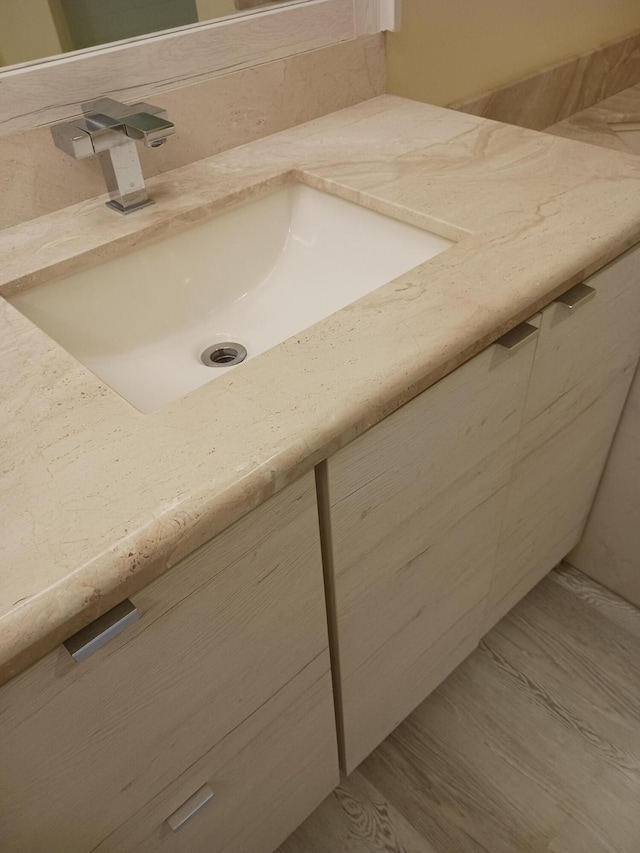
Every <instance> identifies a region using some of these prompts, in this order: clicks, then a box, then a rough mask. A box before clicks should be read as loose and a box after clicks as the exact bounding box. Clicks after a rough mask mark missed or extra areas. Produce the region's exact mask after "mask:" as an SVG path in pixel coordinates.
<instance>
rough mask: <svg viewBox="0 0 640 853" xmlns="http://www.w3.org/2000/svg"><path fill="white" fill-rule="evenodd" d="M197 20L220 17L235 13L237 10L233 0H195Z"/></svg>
mask: <svg viewBox="0 0 640 853" xmlns="http://www.w3.org/2000/svg"><path fill="white" fill-rule="evenodd" d="M196 8H197V10H198V20H199V21H209V20H211V18H222V17H224V16H226V15H236V14H237V12H238V10H237V9H236V7H235V3H234V0H196Z"/></svg>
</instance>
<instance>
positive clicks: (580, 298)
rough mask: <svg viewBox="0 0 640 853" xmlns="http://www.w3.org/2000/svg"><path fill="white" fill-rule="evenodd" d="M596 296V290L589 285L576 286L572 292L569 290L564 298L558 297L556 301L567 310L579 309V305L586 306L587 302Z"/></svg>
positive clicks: (563, 295) (564, 294)
mask: <svg viewBox="0 0 640 853" xmlns="http://www.w3.org/2000/svg"><path fill="white" fill-rule="evenodd" d="M595 295H596V291H595V289H594V288H593V287H589V285H588V284H576V286H575V287H572V288H571V290H567V292H566V293H563V294H562V296H558V298H557V299H556V300H555V301H556V302H558V303H559V304H560V305H564V307H565V308H569V309H572V308H577V307H578V306H579V305H584V303H585V302H588V301H589V300H590V299H593V297H594V296H595Z"/></svg>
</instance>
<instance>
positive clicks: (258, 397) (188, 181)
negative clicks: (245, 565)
mask: <svg viewBox="0 0 640 853" xmlns="http://www.w3.org/2000/svg"><path fill="white" fill-rule="evenodd" d="M287 180H301V181H304V182H306V183H309V184H312V185H314V186H318V187H320V188H324V189H326V190H329V191H330V192H335V193H337V194H339V195H342V196H344V197H346V198H348V199H352V200H355V201H360V202H361V203H363V204H365V205H367V206H370V207H373V208H375V209H378V210H381V211H383V212H387V213H391V214H392V215H395V216H397V217H399V218H401V219H404V220H406V221H409V222H414V223H417V224H422V225H424V226H426V227H429V228H431V229H432V230H434V231H436V232H438V233H441V234H442V235H443V236H455V237H456V239H457V240H458V242H457V243H456V245H455V246H454V247H452V248H451V249H450V250H448V251H447V252H445V253H443V254H441V255H440V256H438V257H437V258H434V259H432V260H431V261H429V262H428V263H426V264H424V265H422V266H420V267H418V268H416V269H415V270H413V271H411V272H409V273H407V274H406V275H404V276H402V277H401V278H399V279H397V280H395V281H393V282H391V283H390V284H388V285H386V286H385V287H383V288H381V289H380V290H378V291H376V292H375V293H373V294H370V295H369V296H368V297H366V298H364V299H362V300H360V301H359V302H357V303H355V304H353V305H352V306H350V307H348V308H346V309H344V310H342V311H340V312H339V313H337V314H334V315H333V316H331V317H329V318H327V319H326V320H324V321H323V322H321V323H319V324H317V325H316V326H314V327H313V328H311V329H309V330H307V331H306V332H303V333H302V334H300V335H298V336H296V337H294V338H291V339H290V340H288V341H286V342H285V343H284V344H282V345H280V346H279V347H276V348H274V349H272V350H270V351H269V352H267V353H265V354H263V355H261V356H260V357H258V358H256V359H254V360H252V361H249V362H247V363H245V364H244V365H242V367H241V368H240V369H238V370H236V371H231V372H230V373H228V374H225V375H224V376H221V377H220V378H217V379H216V380H215V381H213V382H211V383H209V384H208V385H205V386H203V387H201V388H199V389H198V390H196V391H194V392H192V393H191V394H189V395H188V396H186V397H185V398H183V399H181V400H177V401H175V402H174V403H171V404H170V405H168V406H166V407H164V408H163V409H161V410H160V411H158V412H155V413H153V414H150V415H142V414H140V413H139V412H137V411H136V410H135V409H133V408H132V407H131V406H130V405H129V404H128V403H126V402H125V401H123V400H122V399H121V398H120V397H119V396H118V395H117V394H116V393H115V392H113V391H112V390H111V389H109V388H108V387H106V386H105V385H104V384H103V383H102V382H100V381H99V380H98V379H97V378H96V377H95V376H94V375H93V374H92V373H90V372H89V371H88V370H87V369H85V368H84V367H83V366H82V365H80V364H79V363H78V362H76V361H75V359H74V358H72V357H71V356H70V355H68V354H67V353H66V352H65V351H64V350H62V349H61V348H60V347H59V346H58V345H57V344H55V343H54V342H53V341H51V340H50V339H49V338H48V337H47V336H46V335H45V334H44V333H43V332H41V331H40V330H39V329H37V328H36V327H35V326H33V325H32V324H31V323H30V322H29V321H28V320H27V319H26V318H25V317H23V316H22V315H21V314H20V313H19V312H18V311H17V310H15V309H14V308H13V307H12V306H11V305H10V304H9V303H8V302H7V301H6V300H4V299H0V326H1V330H0V339H1V340H2V360H1V362H0V371H1V373H2V393H3V405H2V415H1V420H2V423H1V426H0V489H1V492H0V494H1V499H0V500H1V503H0V510H1V513H2V515H1V517H2V539H1V542H0V553H1V557H0V676H1V678H2V679H5V680H6V679H7V678H9V677H11V675H12V674H14V673H15V672H17V671H19V670H20V669H22V668H24V667H25V666H27V665H28V664H30V663H31V662H33V661H34V660H36V659H37V658H38V657H40V656H41V655H43V654H44V653H46V652H47V651H49V650H50V649H52V648H53V647H55V645H57V644H58V643H59V642H60V641H61V640H63V639H64V638H65V637H67V636H69V635H70V634H71V633H73V632H74V631H76V630H77V629H78V628H80V627H81V626H82V625H84V624H86V623H88V622H89V621H91V620H92V619H94V618H95V617H96V616H97V615H98V614H99V613H101V612H104V611H105V610H107V609H108V608H110V607H111V606H113V605H114V604H115V603H117V602H118V601H120V600H122V599H123V598H125V597H126V596H129V595H132V594H133V593H135V592H136V590H138V589H140V588H141V587H142V586H144V585H145V584H146V583H148V582H149V581H150V580H152V579H153V578H155V577H157V576H158V575H159V574H160V573H162V572H163V571H165V570H166V569H167V568H168V567H171V566H172V565H174V564H175V563H177V562H178V561H179V560H180V559H181V558H182V557H184V556H185V555H186V554H188V553H189V552H191V551H192V550H193V549H194V548H196V547H198V546H199V545H201V544H202V543H204V542H205V541H207V540H208V539H209V538H210V537H211V536H213V535H214V534H215V533H217V532H219V531H220V530H222V529H224V528H225V527H226V526H227V525H229V524H230V523H231V522H233V521H234V520H236V519H238V518H239V517H240V516H242V515H243V514H244V513H246V512H247V511H249V510H250V509H251V508H252V507H254V506H256V505H257V504H259V503H260V502H261V501H263V500H264V499H265V498H267V497H268V496H269V495H271V494H273V493H274V492H275V491H276V490H278V489H280V488H282V487H283V486H285V485H286V484H287V483H288V482H290V481H291V480H293V479H294V478H295V477H297V476H298V475H300V474H301V473H302V472H304V471H306V470H309V469H311V467H312V466H313V465H314V464H316V463H317V462H319V461H320V460H322V459H323V458H326V457H327V456H328V455H329V454H331V453H332V452H334V451H335V450H337V449H338V448H339V447H341V446H343V445H344V444H345V443H347V442H348V441H350V440H351V439H353V438H354V437H355V436H356V435H358V434H359V433H361V432H363V431H364V430H365V429H367V428H368V427H369V426H371V425H372V424H374V423H376V422H377V421H379V420H380V419H381V418H383V417H384V416H385V415H387V414H389V413H390V412H392V411H393V410H394V409H395V408H397V407H398V406H400V405H402V404H403V403H404V402H406V401H407V400H408V399H410V398H411V397H413V396H415V395H416V394H417V393H418V392H420V391H422V390H423V389H424V388H426V387H428V386H429V385H431V384H433V383H434V382H435V381H437V380H438V379H440V378H441V377H443V376H444V375H446V374H447V373H448V372H450V371H451V370H452V369H453V368H455V367H456V366H457V365H459V364H460V363H462V362H463V361H465V360H466V359H468V358H469V357H470V356H472V355H473V354H474V353H476V352H478V351H480V350H481V349H483V348H484V347H486V346H487V345H488V344H489V343H490V342H491V341H493V340H495V339H496V338H497V337H499V336H500V335H501V334H502V333H504V332H505V331H506V330H507V329H508V328H510V327H512V326H514V325H516V324H517V323H519V322H521V321H522V320H524V319H526V318H527V317H529V316H530V315H531V314H533V313H535V312H536V311H537V310H539V309H540V308H541V307H542V306H543V305H545V304H546V303H548V302H549V301H551V300H552V299H553V298H554V297H555V296H556V295H558V294H559V293H560V292H562V291H563V290H564V289H566V288H567V287H569V286H571V285H573V284H574V283H575V282H577V281H579V280H580V279H581V278H583V277H584V276H585V275H586V274H588V273H590V272H593V271H595V270H596V269H598V268H599V267H600V266H602V265H603V264H604V263H606V262H607V261H608V260H609V259H611V258H612V257H615V256H616V255H618V254H619V253H620V252H621V251H623V250H624V249H626V248H627V247H629V246H630V245H633V244H634V243H636V242H637V241H638V240H640V192H639V189H640V160H638V158H636V157H632V156H625V155H624V154H615V153H612V152H610V151H603V150H600V149H598V148H595V147H592V146H589V145H581V144H578V143H575V142H571V141H567V140H565V139H560V138H556V137H553V136H548V135H546V134H541V133H536V132H533V131H528V130H524V129H521V128H517V127H511V126H509V125H503V124H498V123H494V122H490V121H487V120H485V119H481V118H478V117H475V116H471V115H465V114H463V113H457V112H452V111H449V110H444V109H441V108H437V107H431V106H427V105H424V104H418V103H414V102H410V101H405V100H402V99H400V98H396V97H391V96H383V97H381V98H376V99H374V100H371V101H367V102H365V103H362V104H360V105H358V106H355V107H351V108H349V109H346V110H343V111H341V112H338V113H334V114H332V115H329V116H327V117H325V118H321V119H318V120H316V121H314V122H311V123H309V124H306V125H301V126H299V127H297V128H295V129H292V130H289V131H285V132H282V133H280V134H277V135H275V136H272V137H268V138H266V139H263V140H260V141H258V142H254V143H251V144H250V145H246V146H243V147H241V148H237V149H234V150H232V151H228V152H226V153H222V154H219V155H217V156H215V157H212V158H210V159H207V160H202V161H199V162H197V163H194V164H191V165H188V166H185V167H183V168H181V169H178V170H176V171H174V172H169V173H167V174H165V175H163V176H160V177H157V178H154V179H152V181H150V188H151V190H152V194H153V196H154V197H155V199H156V201H157V202H158V203H157V205H156V206H155V207H153V208H148V209H146V210H144V211H141V212H139V213H137V214H136V215H135V216H131V217H118V216H115V215H114V214H113V213H112V212H110V211H108V210H107V209H106V208H105V207H104V204H103V201H104V199H103V198H100V199H95V200H91V201H89V202H83V203H81V204H78V205H75V206H74V207H71V208H67V209H65V210H62V211H59V212H56V213H52V214H49V215H47V216H44V217H42V218H40V219H36V220H32V221H30V222H27V223H24V224H22V225H20V226H17V227H15V228H12V229H7V230H5V231H2V232H0V255H1V257H2V265H1V268H0V294H4V295H7V294H9V293H11V292H15V290H17V289H19V288H22V287H27V286H30V285H33V284H35V283H39V282H44V281H46V280H49V279H52V278H55V277H58V276H61V275H64V274H66V273H68V272H70V271H72V270H77V269H80V268H82V267H83V266H85V267H86V266H90V265H91V264H94V263H95V262H97V261H99V260H101V259H106V258H111V257H113V256H115V255H116V254H119V253H121V252H123V251H126V250H127V249H129V248H131V247H134V246H137V245H139V244H140V243H142V242H143V241H148V240H149V239H152V240H157V239H158V238H160V237H162V235H164V234H167V233H170V232H174V231H176V230H178V229H180V228H184V227H188V225H189V224H190V223H193V222H196V221H199V220H202V219H203V218H205V217H208V216H211V215H212V214H213V213H214V212H216V211H219V210H222V209H224V208H225V207H227V206H229V205H230V204H234V203H237V202H238V201H241V200H244V199H246V198H249V197H250V196H251V195H253V194H256V193H257V192H266V191H268V190H269V189H270V188H271V187H275V186H278V185H281V184H282V183H283V182H284V181H287ZM256 187H258V189H256ZM336 341H339V343H340V346H326V344H327V342H331V343H334V342H336Z"/></svg>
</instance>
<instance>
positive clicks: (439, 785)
mask: <svg viewBox="0 0 640 853" xmlns="http://www.w3.org/2000/svg"><path fill="white" fill-rule="evenodd" d="M279 853H640V611H639V610H636V609H635V608H634V607H632V606H631V605H629V604H627V603H625V602H624V601H622V600H621V599H619V598H617V597H616V596H615V595H613V594H611V593H609V592H607V591H606V590H604V589H603V588H602V587H600V586H598V585H597V584H596V583H594V582H592V581H590V580H589V579H588V578H586V577H585V576H584V575H582V574H580V573H579V572H577V571H575V570H573V569H571V568H569V567H563V568H562V569H560V570H557V571H555V572H552V574H551V575H549V576H548V577H547V578H546V579H545V580H544V581H543V582H542V583H541V584H540V585H539V586H538V587H536V589H534V590H533V592H531V593H530V594H529V595H528V596H527V598H525V599H524V601H522V602H521V603H520V604H519V605H518V607H516V608H515V610H513V611H512V612H511V613H510V614H509V615H508V616H507V617H506V618H505V619H503V620H502V622H500V623H499V624H498V625H497V626H496V627H495V628H494V629H493V631H491V633H489V634H488V635H487V636H486V637H485V638H484V640H483V641H482V644H481V646H480V648H479V649H478V650H477V651H476V652H474V654H473V655H471V657H470V658H468V659H467V661H465V663H464V664H463V665H462V666H461V667H460V668H459V669H458V670H456V672H454V673H453V675H452V676H451V677H450V678H448V679H447V681H446V682H445V683H444V684H443V685H441V687H440V688H439V689H438V690H437V691H436V692H435V693H434V694H432V695H431V696H430V697H429V698H428V699H427V700H426V701H425V702H424V703H423V704H422V705H421V706H420V707H419V708H418V709H417V710H416V711H415V712H414V713H413V714H412V715H411V716H410V717H409V718H408V719H407V720H406V721H405V722H404V723H403V724H402V725H401V726H400V727H399V728H398V729H396V731H395V732H393V734H391V735H390V736H389V737H388V738H387V740H386V741H384V743H383V744H381V746H379V747H378V749H377V750H376V751H375V752H374V753H373V754H372V755H371V756H370V757H369V758H368V759H367V760H366V761H365V762H364V763H363V764H362V765H361V766H360V768H359V769H358V771H356V773H354V774H352V775H351V776H350V777H349V778H348V779H347V780H345V781H344V782H343V784H342V786H341V787H340V788H339V789H338V790H337V791H335V792H334V793H333V794H332V795H331V796H330V797H329V798H328V799H327V800H325V802H324V803H323V804H322V806H320V808H319V809H317V811H316V812H314V814H313V815H311V817H309V819H308V820H307V821H306V822H305V823H304V824H303V825H302V826H301V827H300V828H299V829H298V830H297V832H296V833H294V835H293V836H291V838H289V839H288V840H287V841H286V842H285V843H284V844H283V845H282V846H281V847H280V848H279Z"/></svg>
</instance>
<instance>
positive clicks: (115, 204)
mask: <svg viewBox="0 0 640 853" xmlns="http://www.w3.org/2000/svg"><path fill="white" fill-rule="evenodd" d="M152 204H155V201H154V200H153V199H152V198H148V199H147V200H146V201H140V202H138V203H137V204H130V205H128V206H127V207H123V206H122V205H121V204H120V203H119V202H117V201H105V207H110V208H111V210H115V211H116V212H117V213H121V214H122V215H123V216H126V215H127V214H128V213H133V212H134V211H136V210H141V209H142V208H143V207H149V206H150V205H152Z"/></svg>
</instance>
